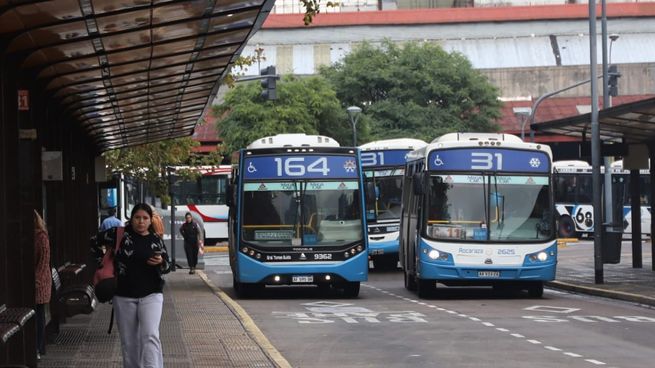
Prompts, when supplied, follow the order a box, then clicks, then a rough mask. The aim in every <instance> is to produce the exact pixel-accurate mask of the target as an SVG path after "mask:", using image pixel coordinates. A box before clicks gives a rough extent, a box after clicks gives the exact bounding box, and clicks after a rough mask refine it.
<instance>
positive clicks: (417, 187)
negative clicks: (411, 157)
mask: <svg viewBox="0 0 655 368" xmlns="http://www.w3.org/2000/svg"><path fill="white" fill-rule="evenodd" d="M412 189H413V190H414V195H417V196H420V195H423V173H416V174H414V177H413V178H412Z"/></svg>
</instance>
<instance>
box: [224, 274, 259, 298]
mask: <svg viewBox="0 0 655 368" xmlns="http://www.w3.org/2000/svg"><path fill="white" fill-rule="evenodd" d="M232 286H233V287H234V292H235V293H236V294H237V296H238V297H239V298H251V297H253V296H256V295H257V294H258V293H259V292H261V291H262V290H264V284H259V283H255V284H253V283H248V282H238V281H237V280H236V279H234V278H233V279H232Z"/></svg>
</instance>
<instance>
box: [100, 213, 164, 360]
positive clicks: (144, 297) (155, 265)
mask: <svg viewBox="0 0 655 368" xmlns="http://www.w3.org/2000/svg"><path fill="white" fill-rule="evenodd" d="M152 218H153V212H152V208H151V207H150V205H148V204H145V203H139V204H137V205H136V206H134V208H133V209H132V214H131V217H130V221H129V224H128V225H127V226H126V227H125V233H124V235H123V239H122V240H121V243H120V249H119V251H118V252H117V253H116V259H115V262H116V267H115V268H116V279H117V282H116V285H117V286H116V293H115V295H114V298H113V305H114V311H115V312H116V324H117V325H118V332H119V334H120V338H121V349H122V353H123V367H125V368H139V367H158V368H159V367H163V366H164V356H163V353H162V348H161V340H160V339H159V324H160V322H161V315H162V308H163V303H164V297H163V294H162V292H163V288H164V279H163V278H162V275H163V274H165V273H168V272H169V271H170V261H169V258H168V252H167V251H166V246H165V245H164V241H163V240H162V238H161V237H159V236H158V235H157V234H156V233H155V229H154V228H153V226H152ZM98 238H99V239H102V241H103V242H104V243H105V245H106V246H110V247H113V244H116V229H115V228H114V229H110V230H108V231H106V232H105V233H103V234H102V235H101V236H99V237H98Z"/></svg>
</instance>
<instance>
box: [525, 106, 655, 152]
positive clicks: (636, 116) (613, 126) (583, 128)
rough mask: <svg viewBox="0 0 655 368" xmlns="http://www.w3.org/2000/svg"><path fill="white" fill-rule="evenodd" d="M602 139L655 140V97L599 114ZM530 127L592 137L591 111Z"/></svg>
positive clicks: (612, 140) (535, 129) (627, 142)
mask: <svg viewBox="0 0 655 368" xmlns="http://www.w3.org/2000/svg"><path fill="white" fill-rule="evenodd" d="M598 123H599V127H600V139H601V141H603V142H616V143H624V144H634V143H651V142H655V98H649V99H645V100H641V101H636V102H632V103H627V104H623V105H618V106H615V107H610V108H607V109H603V110H600V111H599V113H598ZM530 128H531V129H532V130H534V131H537V132H543V133H550V134H560V135H566V136H572V137H580V138H581V139H582V140H590V139H591V113H587V114H583V115H576V116H572V117H568V118H564V119H558V120H553V121H548V122H542V123H534V124H532V125H530Z"/></svg>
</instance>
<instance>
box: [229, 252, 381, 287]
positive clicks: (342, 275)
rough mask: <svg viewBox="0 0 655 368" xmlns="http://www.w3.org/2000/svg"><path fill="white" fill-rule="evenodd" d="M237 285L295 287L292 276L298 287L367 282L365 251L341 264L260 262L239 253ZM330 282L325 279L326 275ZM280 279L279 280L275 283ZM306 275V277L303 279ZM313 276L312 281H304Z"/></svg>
mask: <svg viewBox="0 0 655 368" xmlns="http://www.w3.org/2000/svg"><path fill="white" fill-rule="evenodd" d="M237 261H238V270H239V272H238V277H236V279H237V281H239V282H247V283H265V284H271V285H274V284H280V283H281V284H291V283H293V284H295V283H294V282H293V279H294V276H295V277H296V279H297V280H302V281H299V282H298V283H299V284H303V283H307V284H318V283H324V282H339V281H348V282H356V281H366V280H368V252H361V253H360V254H358V255H356V256H354V257H352V258H350V259H348V260H346V261H340V262H259V261H256V260H254V259H252V258H250V257H247V256H245V255H243V254H241V253H239V254H238V255H237ZM328 275H329V276H330V280H326V276H328ZM275 276H279V279H280V281H277V282H276V281H275ZM303 276H305V278H303ZM308 276H312V278H311V279H312V281H308V280H310V279H308V278H306V277H308Z"/></svg>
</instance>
